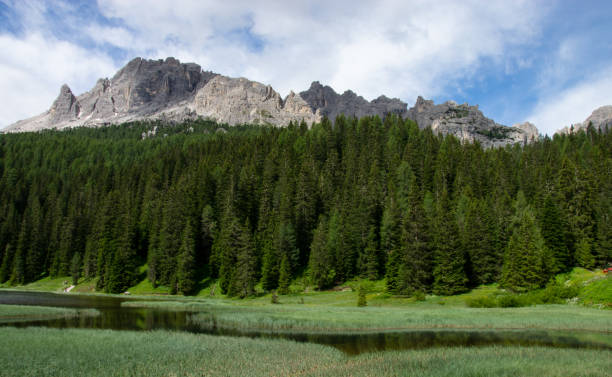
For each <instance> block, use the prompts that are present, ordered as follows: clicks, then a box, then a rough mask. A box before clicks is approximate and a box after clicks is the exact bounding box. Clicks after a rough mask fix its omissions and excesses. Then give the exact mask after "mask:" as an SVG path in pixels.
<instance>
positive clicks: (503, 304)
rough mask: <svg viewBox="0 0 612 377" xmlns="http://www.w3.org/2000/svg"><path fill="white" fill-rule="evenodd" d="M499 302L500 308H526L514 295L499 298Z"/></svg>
mask: <svg viewBox="0 0 612 377" xmlns="http://www.w3.org/2000/svg"><path fill="white" fill-rule="evenodd" d="M497 302H498V303H499V307H500V308H518V307H521V306H524V305H523V303H522V302H521V300H520V299H519V296H518V295H514V294H510V295H503V296H499V298H498V299H497Z"/></svg>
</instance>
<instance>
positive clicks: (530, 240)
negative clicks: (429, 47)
mask: <svg viewBox="0 0 612 377" xmlns="http://www.w3.org/2000/svg"><path fill="white" fill-rule="evenodd" d="M515 207H516V210H515V215H514V220H513V223H514V225H513V228H514V230H513V232H512V236H511V237H510V241H509V242H508V246H507V247H506V253H505V256H504V265H503V269H502V276H501V281H500V283H501V285H502V286H503V287H505V288H508V289H511V290H514V291H523V290H529V289H534V288H538V287H540V286H542V284H543V283H544V282H545V276H546V275H545V274H544V270H545V269H547V268H549V266H547V265H546V263H547V262H548V261H546V259H545V257H546V255H547V250H546V246H545V241H544V238H543V237H542V234H541V232H540V228H539V227H538V224H537V222H536V219H535V216H534V214H533V210H532V209H531V207H530V206H529V205H528V204H527V202H526V199H525V196H524V195H523V193H522V192H520V191H519V193H518V195H517V200H516V205H515Z"/></svg>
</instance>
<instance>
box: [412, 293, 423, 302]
mask: <svg viewBox="0 0 612 377" xmlns="http://www.w3.org/2000/svg"><path fill="white" fill-rule="evenodd" d="M414 299H415V300H417V301H425V292H423V291H416V292H414Z"/></svg>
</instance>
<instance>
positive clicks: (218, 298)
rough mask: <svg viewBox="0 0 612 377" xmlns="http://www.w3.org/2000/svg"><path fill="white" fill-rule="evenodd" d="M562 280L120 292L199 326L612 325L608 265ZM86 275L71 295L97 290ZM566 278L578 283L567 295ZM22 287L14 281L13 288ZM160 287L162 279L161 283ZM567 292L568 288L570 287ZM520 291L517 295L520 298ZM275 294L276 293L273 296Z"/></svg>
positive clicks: (53, 283)
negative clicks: (436, 287)
mask: <svg viewBox="0 0 612 377" xmlns="http://www.w3.org/2000/svg"><path fill="white" fill-rule="evenodd" d="M556 280H557V282H556V283H555V284H549V286H548V287H547V288H544V289H542V290H539V291H533V292H527V293H524V294H520V295H516V294H509V293H508V292H505V291H504V290H502V289H500V288H499V287H498V286H497V285H490V286H482V287H479V288H476V289H473V290H471V291H470V292H467V293H464V294H460V295H454V296H435V295H427V296H424V297H399V296H393V295H389V294H388V293H387V292H386V290H385V286H386V285H385V282H384V281H366V280H360V281H351V282H348V283H347V284H345V285H343V286H342V287H339V288H338V289H336V290H329V291H314V290H312V289H309V288H306V289H303V288H302V287H299V286H297V285H296V286H292V287H291V290H292V292H293V293H289V294H286V295H277V294H276V293H263V292H261V293H260V294H259V295H258V296H255V297H251V298H247V299H236V298H231V297H225V296H223V295H214V296H211V295H210V292H211V291H214V289H215V288H214V287H215V285H214V284H211V286H209V287H207V288H205V289H203V290H202V291H201V292H200V294H199V295H196V296H179V295H156V294H155V293H159V292H146V291H145V292H142V291H140V292H138V291H136V292H134V290H131V289H130V290H129V291H128V292H130V295H129V296H127V295H115V296H118V297H124V298H126V299H128V300H127V301H124V302H123V303H122V304H121V305H122V306H123V307H132V308H150V309H160V310H170V311H172V310H174V311H187V312H192V313H193V315H192V316H191V317H190V318H191V319H190V320H191V321H193V323H194V324H196V325H198V326H204V327H206V326H213V324H214V326H216V327H218V328H224V329H236V330H249V331H250V330H254V331H289V332H291V331H296V332H322V331H332V332H356V331H357V332H358V331H393V330H411V329H412V330H416V329H482V330H517V329H531V330H533V329H541V330H571V331H595V332H603V333H609V332H612V316H611V315H610V313H611V312H610V311H609V308H610V304H609V303H610V302H612V297H611V296H612V289H611V287H612V277H611V276H607V275H605V274H603V273H602V272H601V271H588V270H584V269H581V268H576V269H574V270H573V271H572V272H571V273H569V274H563V275H559V276H557V279H556ZM63 283H64V282H63V281H62V279H61V278H59V279H55V280H53V279H43V280H41V281H38V282H34V283H31V284H29V285H27V286H25V287H18V289H22V288H23V289H24V290H28V289H29V290H39V291H49V292H56V293H59V292H61V291H62V284H63ZM94 284H95V283H93V282H91V281H89V282H87V281H85V282H83V283H81V284H79V285H77V286H76V288H75V289H74V290H73V291H72V292H70V293H64V294H67V295H75V294H76V295H91V294H94V295H95V294H101V295H107V294H104V293H95V292H93V290H89V289H88V288H89V287H91V286H93V285H94ZM559 286H563V287H566V288H567V287H573V288H571V289H569V293H571V295H570V296H568V297H560V296H563V295H562V294H560V293H559V291H560V292H561V293H564V292H565V290H563V289H560V288H559ZM360 287H361V288H363V291H366V292H367V294H366V295H365V299H366V302H367V306H365V307H358V306H357V301H358V298H359V297H358V296H359V293H358V292H359V291H360V289H359V288H360ZM13 289H15V288H13ZM157 289H158V290H159V287H158V288H157ZM565 293H567V292H565ZM508 297H511V298H512V297H514V300H517V301H520V302H522V303H523V304H524V305H514V306H510V307H495V306H492V305H481V304H482V303H485V304H487V303H490V302H491V301H492V300H500V299H501V298H508ZM517 297H518V298H517ZM273 298H275V299H273Z"/></svg>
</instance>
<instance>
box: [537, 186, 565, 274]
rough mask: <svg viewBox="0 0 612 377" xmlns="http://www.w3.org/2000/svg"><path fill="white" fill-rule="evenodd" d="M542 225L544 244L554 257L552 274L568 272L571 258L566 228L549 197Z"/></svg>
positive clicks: (545, 205)
mask: <svg viewBox="0 0 612 377" xmlns="http://www.w3.org/2000/svg"><path fill="white" fill-rule="evenodd" d="M541 224H542V237H544V244H545V245H546V247H547V248H548V250H549V251H550V252H551V254H552V257H553V262H552V265H551V266H549V268H550V270H551V273H552V274H556V273H559V272H565V271H567V269H568V267H569V266H570V256H569V251H568V249H567V241H566V239H565V232H566V226H565V225H564V224H563V221H562V220H561V213H560V211H559V209H558V208H557V205H556V204H555V202H554V201H553V199H552V197H551V196H548V197H547V198H546V199H545V201H544V209H543V213H542V221H541Z"/></svg>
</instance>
